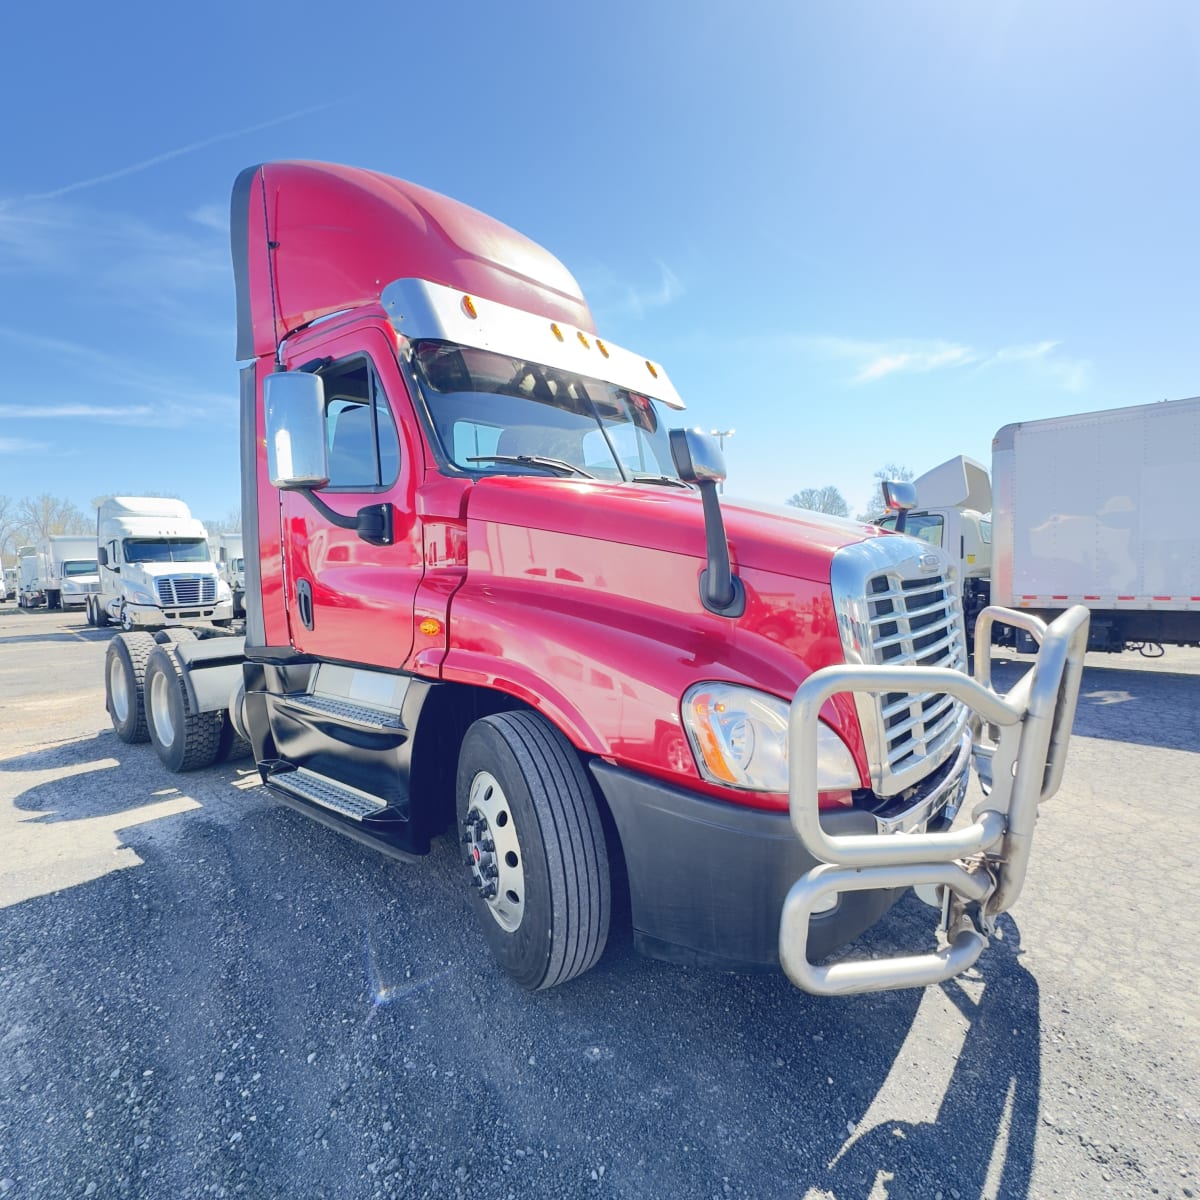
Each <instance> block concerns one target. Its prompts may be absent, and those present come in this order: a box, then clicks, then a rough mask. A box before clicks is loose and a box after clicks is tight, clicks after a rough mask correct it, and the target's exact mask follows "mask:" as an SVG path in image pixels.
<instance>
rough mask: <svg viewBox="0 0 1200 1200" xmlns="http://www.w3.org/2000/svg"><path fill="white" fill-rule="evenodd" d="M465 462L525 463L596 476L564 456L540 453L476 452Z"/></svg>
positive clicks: (586, 476) (591, 477)
mask: <svg viewBox="0 0 1200 1200" xmlns="http://www.w3.org/2000/svg"><path fill="white" fill-rule="evenodd" d="M467 462H495V463H514V464H515V465H517V466H519V467H523V466H526V465H529V466H534V467H545V468H546V469H547V470H550V471H559V472H561V473H562V474H563V475H582V476H583V477H584V479H595V478H596V477H595V475H593V474H592V473H591V471H585V470H584V469H583V468H582V467H577V466H576V465H575V464H574V463H571V462H567V460H566V459H565V458H544V457H543V456H542V455H540V454H476V455H475V456H474V457H473V458H468V459H467Z"/></svg>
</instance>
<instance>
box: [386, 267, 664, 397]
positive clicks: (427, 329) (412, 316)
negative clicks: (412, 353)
mask: <svg viewBox="0 0 1200 1200" xmlns="http://www.w3.org/2000/svg"><path fill="white" fill-rule="evenodd" d="M381 299H382V301H383V307H384V308H385V309H386V310H387V313H388V315H389V316H390V317H391V321H392V325H393V327H394V328H395V330H396V332H397V333H400V334H403V335H404V336H405V337H407V338H409V339H412V340H416V339H418V338H434V339H437V340H438V341H445V342H457V343H458V344H459V345H461V346H474V347H476V348H477V349H480V350H491V351H493V352H494V353H496V354H506V355H511V356H512V357H513V358H519V359H524V360H525V361H527V362H535V363H542V364H544V365H545V366H547V367H556V368H558V369H559V370H563V371H571V372H574V373H575V374H576V375H586V376H590V377H591V378H592V379H602V380H604V381H605V382H606V383H612V384H615V385H616V386H617V387H619V388H624V389H626V390H628V391H631V392H638V393H640V394H641V395H643V396H650V397H652V398H653V399H655V400H661V401H662V402H663V403H664V404H666V405H668V406H669V407H671V408H677V409H681V408H683V407H684V403H683V401H682V400H681V399H680V398H679V393H678V392H677V391H676V390H675V386H674V384H672V383H671V381H670V380H669V379H668V378H667V373H666V371H664V370H663V369H662V367H661V366H660V365H659V364H658V363H656V362H652V361H651V360H650V359H648V358H642V357H641V356H640V355H637V354H634V353H633V352H632V351H630V350H623V349H622V348H621V347H620V346H614V345H613V344H612V342H609V341H606V340H605V339H604V338H599V337H596V336H595V334H591V333H586V332H584V331H583V330H582V329H576V328H574V327H573V326H571V325H567V324H565V323H564V322H562V321H550V320H547V319H546V318H545V317H538V316H535V315H534V314H533V313H528V312H524V311H523V310H522V309H519V308H512V307H511V306H509V305H507V304H498V303H496V302H495V301H494V300H486V299H484V298H483V297H482V296H476V295H472V294H470V293H468V292H463V291H459V290H458V289H456V288H448V287H443V286H442V285H441V284H438V283H429V282H428V281H427V280H424V279H397V280H395V282H393V283H389V284H388V285H387V287H385V288H384V289H383V294H382V296H381Z"/></svg>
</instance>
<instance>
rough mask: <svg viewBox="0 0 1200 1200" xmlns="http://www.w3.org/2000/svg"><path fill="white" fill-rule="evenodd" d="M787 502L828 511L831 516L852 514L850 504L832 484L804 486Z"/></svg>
mask: <svg viewBox="0 0 1200 1200" xmlns="http://www.w3.org/2000/svg"><path fill="white" fill-rule="evenodd" d="M787 503H788V504H790V505H791V506H792V507H793V508H807V509H808V510H809V511H811V512H819V513H828V514H829V515H830V516H831V517H848V516H849V515H850V505H848V504H847V503H846V501H845V498H844V497H843V496H842V493H841V492H839V491H838V490H837V488H835V487H834V486H833V485H832V484H826V485H825V487H819V488H802V489H801V490H800V491H798V492H796V494H795V495H793V496H789V497H788V499H787Z"/></svg>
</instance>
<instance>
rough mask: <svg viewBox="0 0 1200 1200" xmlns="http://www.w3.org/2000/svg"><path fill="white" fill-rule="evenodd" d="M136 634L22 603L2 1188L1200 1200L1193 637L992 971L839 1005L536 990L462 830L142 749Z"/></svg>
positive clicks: (1147, 703)
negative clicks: (378, 839) (111, 633)
mask: <svg viewBox="0 0 1200 1200" xmlns="http://www.w3.org/2000/svg"><path fill="white" fill-rule="evenodd" d="M107 637H108V634H107V632H106V631H97V630H90V629H88V628H87V627H86V626H85V625H84V623H83V620H82V617H79V616H76V615H74V614H71V615H64V614H60V613H46V612H34V613H25V612H21V611H19V610H17V609H16V608H15V607H14V605H13V604H12V602H9V603H8V604H7V605H5V606H4V607H2V608H0V1197H11V1198H12V1200H25V1198H26V1197H39V1198H41V1197H48V1198H49V1197H53V1198H57V1197H74V1196H97V1197H108V1196H138V1197H154V1198H158V1197H171V1198H179V1197H191V1196H210V1195H213V1196H249V1197H256V1198H257V1197H281V1198H282V1197H287V1198H288V1200H301V1198H308V1197H331V1198H332V1197H337V1198H338V1200H354V1198H358V1197H375V1196H414V1197H416V1196H444V1197H452V1196H462V1197H479V1198H487V1197H513V1198H524V1197H551V1198H555V1200H558V1198H560V1197H570V1196H624V1197H652V1198H655V1200H660V1198H673V1197H680V1198H684V1197H686V1198H688V1200H692V1198H705V1197H710V1196H711V1197H717V1198H719V1200H722V1198H724V1197H726V1196H745V1197H795V1198H801V1200H824V1198H827V1197H831V1196H832V1197H837V1198H838V1200H842V1198H844V1197H856V1198H858V1197H861V1198H864V1200H866V1198H870V1200H880V1198H882V1197H892V1198H899V1197H910V1196H911V1197H926V1198H929V1200H935V1198H939V1197H940V1198H941V1200H952V1198H953V1200H962V1198H965V1197H977V1196H988V1197H999V1196H1004V1197H1024V1196H1032V1197H1043V1196H1080V1197H1095V1196H1132V1197H1139V1198H1140V1197H1146V1196H1149V1195H1152V1194H1157V1195H1160V1196H1163V1197H1183V1196H1186V1197H1193V1196H1200V1036H1198V1034H1200V1020H1198V1018H1197V991H1196V979H1197V978H1200V936H1198V934H1197V914H1200V885H1198V883H1197V872H1196V869H1195V865H1194V862H1193V855H1194V854H1195V847H1196V845H1197V843H1198V842H1200V797H1198V791H1197V787H1196V775H1197V772H1198V770H1200V652H1198V651H1178V650H1177V651H1168V653H1167V656H1166V657H1165V658H1163V659H1160V660H1157V661H1155V662H1147V661H1146V660H1143V659H1139V658H1137V657H1136V656H1130V655H1125V656H1122V657H1120V658H1111V657H1096V658H1091V659H1089V667H1088V671H1087V673H1086V675H1085V678H1084V687H1083V697H1082V699H1081V702H1080V711H1079V717H1078V720H1077V724H1076V731H1077V736H1076V738H1075V741H1074V742H1073V746H1072V756H1071V760H1070V763H1069V766H1068V771H1067V778H1066V781H1065V783H1064V786H1063V789H1062V792H1061V793H1060V794H1059V796H1058V797H1057V798H1056V799H1055V800H1054V801H1053V802H1052V803H1051V804H1050V805H1048V806H1047V807H1046V808H1045V809H1044V811H1043V817H1042V821H1041V823H1040V827H1039V835H1038V836H1039V843H1038V845H1037V847H1036V849H1035V854H1034V861H1033V864H1032V866H1031V871H1030V878H1029V883H1028V886H1027V889H1026V892H1025V894H1024V895H1023V896H1022V898H1021V901H1020V902H1019V904H1018V905H1017V908H1016V911H1015V913H1014V914H1012V919H1008V918H1005V919H1004V922H1003V934H1004V938H1003V940H1002V941H1000V942H997V943H996V944H994V945H993V947H992V948H991V950H990V951H989V952H988V953H987V954H986V955H985V956H984V958H983V960H982V962H981V964H980V969H979V971H978V972H976V973H973V974H972V975H971V976H969V977H966V978H964V979H963V980H961V981H958V982H955V983H952V984H949V985H946V986H944V987H940V988H932V989H929V990H928V991H926V992H924V993H915V992H913V993H910V992H906V993H892V994H884V995H878V996H868V997H851V998H846V999H842V1000H823V999H817V998H815V997H809V996H806V995H804V994H803V993H801V992H799V991H797V990H796V989H794V988H793V987H792V986H791V985H790V984H788V983H787V982H786V980H785V979H784V978H783V977H782V975H778V976H775V975H732V974H725V973H718V972H709V971H703V970H696V969H683V968H679V967H675V966H669V965H665V964H658V963H653V962H649V961H647V960H644V959H641V958H639V957H638V956H637V955H635V954H634V953H633V950H632V946H631V939H630V936H629V934H628V933H627V932H625V931H617V932H616V933H615V934H614V937H613V939H612V940H611V941H610V946H609V951H608V953H607V954H606V955H605V957H604V959H603V960H602V961H601V963H600V965H599V967H598V968H597V969H595V970H594V971H592V972H591V973H589V974H588V975H585V976H584V977H582V978H581V979H579V980H577V981H575V982H574V983H571V984H569V985H567V986H565V987H563V988H561V989H559V990H557V991H555V992H551V993H547V994H539V995H535V996H529V995H526V994H524V993H521V992H520V991H518V990H517V989H515V988H514V987H512V986H510V985H509V984H508V983H507V982H506V980H505V979H504V978H503V977H501V976H500V975H499V974H498V972H497V970H496V969H495V968H494V967H493V966H492V963H491V960H490V959H489V958H488V957H487V955H486V953H485V952H484V950H483V948H482V942H481V940H480V939H479V938H478V936H477V935H476V933H475V930H474V928H473V926H472V924H471V919H470V913H469V911H468V909H467V907H466V903H465V899H466V897H465V891H464V885H463V881H462V880H461V879H460V875H459V871H460V868H459V865H458V863H457V861H456V859H457V855H456V853H455V852H454V848H453V847H451V846H448V845H447V844H445V843H444V842H438V843H436V844H435V850H434V853H433V854H432V855H430V857H429V858H428V859H427V860H425V861H423V862H421V863H418V864H415V865H407V864H397V863H393V862H389V861H387V860H385V859H382V858H380V857H377V856H375V855H373V854H372V853H371V852H370V851H369V850H365V849H362V848H360V847H358V846H356V845H354V844H353V843H350V842H348V841H347V840H345V839H343V838H339V837H337V836H336V835H335V834H332V833H330V832H328V831H326V830H324V829H323V828H321V827H319V826H318V825H316V824H315V823H313V822H310V821H307V820H306V819H305V818H304V817H302V816H300V815H298V814H295V813H293V812H291V811H290V810H288V809H285V808H283V807H281V806H279V805H276V804H275V803H274V802H273V801H272V800H271V799H270V797H269V796H267V795H266V794H265V792H264V790H263V789H262V788H261V787H260V786H258V784H257V775H256V774H254V773H253V772H252V771H250V770H249V769H248V768H247V765H246V764H245V763H241V764H235V765H226V766H222V767H215V768H212V769H209V770H206V771H201V772H198V773H196V774H193V775H189V776H173V775H170V774H168V773H167V772H166V771H165V770H164V769H163V768H162V767H161V766H160V764H159V762H158V760H157V758H156V757H155V755H154V753H153V751H152V750H151V749H150V747H149V746H132V747H131V746H125V745H124V744H122V743H121V742H119V741H118V740H117V738H116V737H115V735H114V734H113V733H112V731H111V727H110V725H109V722H108V718H107V716H106V714H105V712H104V701H103V683H102V663H103V658H104V646H105V642H106V641H107ZM1001 670H1002V672H1003V674H1004V676H1005V678H1007V679H1009V680H1011V679H1012V678H1015V672H1016V671H1017V670H1018V667H1017V665H1016V664H1006V665H1004V666H1003V667H1002V668H1001ZM932 922H933V917H932V913H931V910H929V909H926V908H925V907H924V906H922V905H921V904H920V903H919V902H917V901H916V900H915V899H914V900H909V901H906V902H904V903H903V904H902V905H901V906H900V907H898V908H897V909H896V910H895V911H894V913H893V914H892V916H891V917H890V918H889V920H888V921H887V922H886V923H885V925H884V926H883V927H881V929H879V930H877V931H875V933H874V934H873V935H872V937H871V939H870V940H869V942H868V943H867V945H868V947H869V948H870V949H873V950H883V949H886V947H887V946H888V945H891V944H893V943H895V942H901V941H904V940H905V939H907V942H908V944H909V945H910V946H914V947H915V946H925V945H927V944H928V942H929V939H930V933H929V931H930V930H931V929H932Z"/></svg>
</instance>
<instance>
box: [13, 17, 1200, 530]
mask: <svg viewBox="0 0 1200 1200" xmlns="http://www.w3.org/2000/svg"><path fill="white" fill-rule="evenodd" d="M243 10H245V11H243ZM5 25H6V37H5V40H6V46H7V49H8V54H7V55H6V67H5V72H4V75H3V77H2V78H0V98H2V99H3V111H4V112H5V113H6V120H5V139H4V144H5V153H4V155H3V158H2V159H0V350H2V351H3V352H4V355H5V360H6V363H7V368H8V369H7V371H6V385H7V386H6V387H5V388H4V394H3V395H2V396H0V494H4V495H8V496H10V497H12V498H14V499H16V498H19V497H22V496H26V495H34V494H39V493H42V492H49V493H51V494H53V495H56V496H63V497H66V498H68V499H71V500H73V501H74V502H75V503H76V504H78V505H79V506H80V507H81V508H84V509H85V510H87V508H88V505H89V502H90V500H91V498H92V497H93V496H96V495H98V494H101V493H104V492H110V491H117V492H126V493H137V492H141V491H160V492H174V493H177V494H179V495H181V496H182V497H183V498H184V499H185V500H187V501H188V502H189V503H190V504H191V506H192V509H193V511H194V512H196V513H197V514H198V515H200V516H202V517H216V516H220V515H222V514H224V513H226V512H228V511H229V510H230V509H232V508H234V507H236V505H237V503H238V490H237V489H238V484H237V478H238V462H237V434H236V403H235V397H236V393H237V364H236V363H235V361H234V304H233V288H232V276H231V271H230V265H229V250H228V233H227V220H228V198H229V190H230V187H231V185H232V182H233V179H234V177H235V175H236V174H237V172H238V171H239V170H240V169H241V168H242V167H243V166H246V165H249V164H251V163H255V162H261V161H265V160H270V159H278V158H314V159H325V160H329V161H335V162H345V163H351V164H354V165H360V166H366V167H371V168H374V169H377V170H381V171H384V172H387V173H389V174H394V175H399V176H402V177H404V178H408V179H412V180H414V181H416V182H419V183H421V184H424V185H425V186H427V187H432V188H434V189H436V190H438V191H442V192H445V193H447V194H449V195H452V196H455V197H456V198H458V199H461V200H464V201H466V202H468V203H470V204H473V205H475V206H476V207H478V208H481V209H483V210H484V211H486V212H489V213H491V214H493V215H494V216H496V217H498V218H500V219H501V220H504V221H506V222H507V223H509V224H511V225H513V226H515V227H516V228H518V229H519V230H521V231H522V232H523V233H525V234H527V235H529V236H530V237H532V238H533V239H534V240H536V241H538V242H541V243H542V244H543V245H545V246H546V247H548V248H549V249H550V250H552V251H553V252H554V253H556V254H557V255H558V256H559V257H560V258H561V259H562V260H563V261H564V263H565V264H566V265H567V267H568V268H569V269H571V270H572V271H573V273H574V274H575V276H576V278H578V279H579V281H580V283H581V284H582V286H583V288H584V291H585V294H586V295H587V296H588V298H589V300H590V302H591V305H592V309H593V312H594V313H595V315H596V318H597V323H598V326H599V328H600V331H601V332H602V333H603V334H604V335H605V336H607V337H609V338H610V339H611V340H613V341H615V342H619V343H621V344H623V345H626V346H628V347H630V348H631V349H634V350H636V351H639V352H641V353H644V354H647V355H650V356H652V357H655V358H657V359H659V360H661V361H662V362H663V363H665V365H666V366H667V369H668V371H669V372H670V373H671V375H672V377H673V379H674V381H675V384H676V386H677V387H678V389H679V391H680V393H681V394H682V395H683V397H684V399H685V400H686V401H687V402H688V406H689V410H690V412H689V414H688V423H691V424H696V425H699V426H701V427H704V428H715V427H719V428H729V427H735V428H736V430H737V432H736V434H735V436H734V437H733V438H732V439H730V440H729V441H728V443H727V445H726V455H727V459H728V463H729V469H730V479H729V484H728V487H727V492H728V494H729V495H730V496H734V495H744V496H749V497H753V498H755V499H758V500H763V501H771V502H776V503H778V502H782V501H783V500H784V499H785V498H786V497H787V496H789V495H790V494H791V493H792V492H794V491H796V490H798V489H800V488H803V487H808V486H822V485H825V484H834V485H835V486H837V487H838V488H840V489H841V491H842V492H843V494H844V495H845V496H846V498H847V500H848V501H849V503H850V505H851V507H852V509H854V510H858V509H861V508H863V507H865V505H866V503H867V501H868V499H869V495H870V492H871V485H872V475H873V473H874V471H875V470H876V469H877V468H878V467H880V466H881V465H883V464H884V463H885V462H889V461H891V462H898V463H900V464H903V465H906V466H908V467H910V468H912V469H913V470H915V471H917V472H918V473H919V472H920V471H922V470H924V469H925V468H927V467H929V466H932V465H934V464H935V463H937V462H940V461H941V460H942V459H944V458H947V457H949V456H950V455H952V454H956V453H960V452H962V453H968V454H971V455H973V456H974V457H977V458H980V459H982V460H984V461H985V462H986V461H987V460H988V458H989V456H990V444H991V437H992V434H993V433H994V432H995V431H996V430H997V429H998V428H999V427H1000V426H1002V425H1004V424H1006V423H1008V422H1010V421H1016V420H1029V419H1036V418H1041V417H1047V416H1054V415H1057V414H1062V413H1068V412H1080V411H1086V410H1089V409H1096V408H1106V407H1114V406H1118V405H1124V404H1138V403H1145V402H1149V401H1154V400H1161V399H1168V398H1169V399H1175V398H1179V397H1183V396H1190V395H1195V394H1196V393H1200V370H1198V364H1197V355H1196V346H1197V337H1196V331H1197V328H1198V317H1200V312H1198V309H1200V300H1198V299H1197V295H1198V292H1197V288H1196V286H1195V280H1196V279H1197V278H1200V261H1198V259H1200V251H1198V248H1197V247H1198V242H1197V237H1196V230H1197V217H1196V209H1197V196H1198V195H1200V188H1198V182H1200V180H1198V175H1200V166H1198V163H1200V156H1198V154H1197V149H1196V148H1197V146H1200V85H1198V80H1200V69H1198V68H1200V8H1197V7H1196V6H1195V5H1191V4H1187V3H1154V2H1152V0H1151V2H1148V3H1143V4H1140V5H1136V6H1134V5H1096V4H1094V3H1083V2H1075V0H1059V2H1058V3H1054V4H1046V3H1042V2H1033V0H1029V2H1027V3H1004V2H996V3H990V4H963V3H922V4H916V3H901V2H897V3H894V4H876V3H854V2H843V3H838V4H832V3H831V4H817V3H811V4H810V3H797V2H796V0H780V2H766V0H743V2H742V3H738V4H726V3H722V4H711V3H710V4H702V3H695V2H693V3H674V2H668V0H660V2H657V3H647V2H646V0H637V2H633V3H626V2H625V0H617V2H614V3H609V4H606V5H603V6H600V7H596V8H577V7H571V6H565V5H562V4H561V3H557V4H547V3H527V4H519V3H514V4H509V5H497V4H489V3H460V4H445V5H441V6H430V7H427V8H426V7H417V6H412V5H405V4H402V3H392V4H387V5H383V4H353V3H352V4H346V5H341V6H336V5H335V6H330V5H328V4H321V5H314V4H309V3H305V2H303V0H302V2H300V3H294V4H290V5H277V4H276V5H253V4H225V3H215V2H214V3H208V4H203V5H193V6H177V5H164V4H161V3H154V4H138V3H125V4H122V5H112V6H104V7H101V6H94V5H80V4H77V3H73V2H71V3H68V4H66V5H65V6H63V5H58V6H49V7H48V6H34V5H19V6H9V11H7V12H6V16H5Z"/></svg>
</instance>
